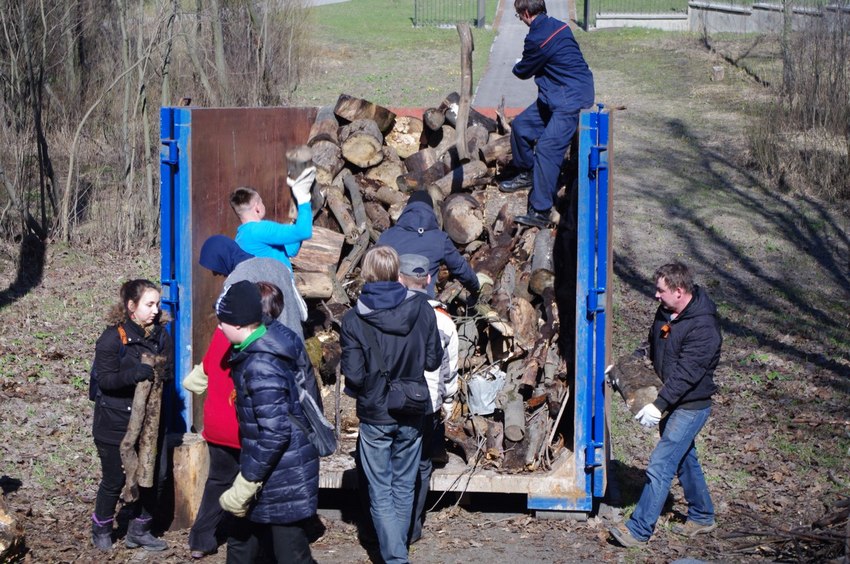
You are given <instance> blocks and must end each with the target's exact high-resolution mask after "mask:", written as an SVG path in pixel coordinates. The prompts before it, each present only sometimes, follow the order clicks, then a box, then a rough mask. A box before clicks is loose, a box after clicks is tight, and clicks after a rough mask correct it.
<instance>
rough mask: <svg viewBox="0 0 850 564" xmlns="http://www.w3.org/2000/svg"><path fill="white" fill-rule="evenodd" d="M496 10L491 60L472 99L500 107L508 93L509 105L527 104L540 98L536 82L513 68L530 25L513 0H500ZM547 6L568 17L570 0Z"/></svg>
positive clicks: (553, 13) (558, 15) (556, 15)
mask: <svg viewBox="0 0 850 564" xmlns="http://www.w3.org/2000/svg"><path fill="white" fill-rule="evenodd" d="M498 2H499V8H498V9H497V11H496V21H495V27H496V30H497V31H496V33H497V35H496V39H495V41H493V46H492V47H491V48H490V60H489V62H488V64H487V70H486V71H484V76H482V77H481V80H480V81H478V87H477V88H476V90H475V95H474V97H473V100H472V105H473V106H477V107H484V108H487V107H492V108H495V107H497V106H498V105H499V104H500V103H501V100H502V96H504V97H505V107H506V108H525V107H526V106H528V105H529V104H531V103H532V102H533V101H534V100H535V99H536V98H537V85H535V84H534V80H533V79H528V80H520V79H518V78H517V77H515V76H514V75H513V73H512V72H511V69H513V66H514V64H515V63H516V61H517V59H519V58H520V57H521V56H522V44H523V41H524V40H525V35H526V33H528V26H526V25H525V24H524V23H522V22H521V21H520V20H519V19H517V18H516V17H514V13H515V12H514V3H513V0H498ZM546 9H547V12H548V13H549V15H550V16H552V17H554V18H558V19H559V20H563V21H568V16H567V1H566V0H548V1H547V2H546Z"/></svg>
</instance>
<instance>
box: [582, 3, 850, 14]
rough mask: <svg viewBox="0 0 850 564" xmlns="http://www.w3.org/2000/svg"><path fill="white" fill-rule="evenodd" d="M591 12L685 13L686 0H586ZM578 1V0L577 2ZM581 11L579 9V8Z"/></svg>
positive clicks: (744, 5) (812, 5) (816, 5)
mask: <svg viewBox="0 0 850 564" xmlns="http://www.w3.org/2000/svg"><path fill="white" fill-rule="evenodd" d="M586 1H587V2H588V3H589V4H590V13H591V14H676V13H687V11H688V0H586ZM579 3H580V2H579ZM710 3H712V4H718V5H720V4H725V5H729V6H736V7H742V8H750V7H752V5H753V4H760V3H767V4H782V0H767V2H764V0H717V1H715V2H710ZM847 3H848V0H837V1H836V0H793V1H792V2H791V4H792V5H793V6H794V7H795V8H797V9H805V8H822V7H825V6H828V5H847ZM579 13H581V10H579Z"/></svg>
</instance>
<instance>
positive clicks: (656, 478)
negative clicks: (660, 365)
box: [626, 407, 714, 541]
mask: <svg viewBox="0 0 850 564" xmlns="http://www.w3.org/2000/svg"><path fill="white" fill-rule="evenodd" d="M710 414H711V408H710V407H706V408H705V409H674V410H673V412H672V413H671V414H670V415H669V416H667V417H666V418H664V419H662V420H661V424H660V425H659V430H660V432H661V440H660V441H659V442H658V445H657V446H656V447H655V450H654V451H652V456H651V457H650V458H649V466H648V467H647V469H646V485H644V487H643V492H642V493H641V494H640V500H638V503H637V506H636V507H635V510H634V512H633V513H632V517H631V519H629V521H628V522H627V523H626V527H628V529H629V531H631V533H632V536H634V537H635V538H636V539H638V540H641V541H646V540H649V537H651V536H652V532H653V531H654V530H655V522H656V521H658V517H659V516H660V515H661V510H662V509H663V508H664V502H665V501H666V500H667V494H668V493H669V492H670V486H671V484H672V483H673V476H678V477H679V482H680V483H681V484H682V489H683V490H684V493H685V500H686V501H687V502H688V520H689V521H693V522H695V523H698V524H700V525H709V524H711V523H714V505H712V503H711V496H710V495H709V493H708V486H707V485H706V483H705V476H704V475H703V473H702V468H701V467H700V464H699V460H698V459H697V449H696V446H695V445H694V439H696V436H697V434H698V433H699V432H700V429H702V428H703V426H704V425H705V422H706V421H708V416H709V415H710Z"/></svg>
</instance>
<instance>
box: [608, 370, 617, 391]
mask: <svg viewBox="0 0 850 564" xmlns="http://www.w3.org/2000/svg"><path fill="white" fill-rule="evenodd" d="M612 370H614V365H613V364H609V365H608V368H606V369H605V382H607V383H608V385H609V386H611V387H612V388H616V387H617V384H616V383H615V382H614V381H613V380H612V379H611V371H612Z"/></svg>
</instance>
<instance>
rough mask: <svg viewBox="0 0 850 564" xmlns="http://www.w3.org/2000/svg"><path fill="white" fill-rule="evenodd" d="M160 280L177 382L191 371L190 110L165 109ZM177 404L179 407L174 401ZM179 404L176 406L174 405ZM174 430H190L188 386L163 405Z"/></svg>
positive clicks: (178, 389)
mask: <svg viewBox="0 0 850 564" xmlns="http://www.w3.org/2000/svg"><path fill="white" fill-rule="evenodd" d="M159 116H160V142H161V145H162V146H161V148H160V157H159V160H160V165H159V170H160V242H161V248H162V251H161V258H160V278H161V280H162V291H163V295H162V303H163V309H164V310H165V311H168V312H169V313H170V314H171V317H172V319H173V321H172V322H171V323H170V324H169V325H170V330H171V335H172V337H173V338H174V359H175V362H174V382H175V383H177V382H182V381H183V378H184V377H185V376H186V374H188V373H189V371H190V370H191V369H192V308H191V305H190V304H186V307H184V308H181V307H180V305H181V304H180V297H181V296H188V295H189V294H190V288H191V284H192V260H191V259H192V257H191V254H192V239H191V230H190V218H191V203H190V198H189V196H190V189H189V186H190V174H191V172H190V169H189V140H190V133H191V122H192V114H191V110H188V109H183V108H161V109H160V113H159ZM172 402H174V403H172ZM175 403H176V405H174V404H175ZM164 410H165V413H166V414H168V417H169V418H168V419H167V425H168V429H169V431H171V432H185V431H186V430H187V429H189V428H191V425H192V410H191V398H189V397H188V393H187V392H186V391H185V390H184V389H183V386H178V385H175V387H174V393H173V394H169V395H168V396H166V404H165V406H164Z"/></svg>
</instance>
